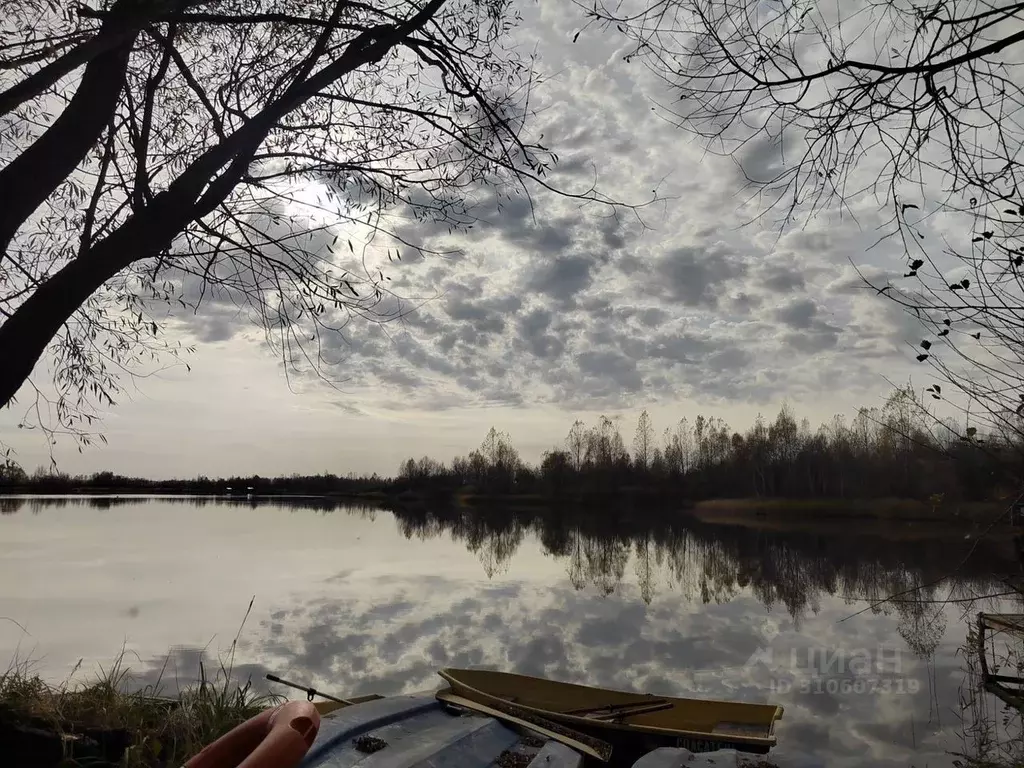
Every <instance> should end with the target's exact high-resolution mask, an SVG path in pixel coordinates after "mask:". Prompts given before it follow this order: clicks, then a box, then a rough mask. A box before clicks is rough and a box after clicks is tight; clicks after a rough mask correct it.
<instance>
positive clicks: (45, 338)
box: [0, 259, 121, 407]
mask: <svg viewBox="0 0 1024 768" xmlns="http://www.w3.org/2000/svg"><path fill="white" fill-rule="evenodd" d="M120 269H121V265H120V264H119V263H111V260H110V259H108V260H107V261H106V262H104V261H102V260H98V259H76V260H75V261H72V262H71V263H70V264H68V265H67V266H66V267H64V268H63V269H62V270H60V272H57V273H56V274H55V275H54V276H53V277H51V278H50V279H49V280H47V281H46V282H45V283H43V284H42V285H41V286H39V288H37V289H36V290H35V291H34V292H33V293H32V295H31V296H30V297H29V298H28V299H27V300H26V301H25V302H24V303H23V304H22V305H21V306H20V307H18V309H17V310H15V312H14V314H13V315H11V316H10V317H9V318H8V319H7V321H6V322H4V324H3V325H0V360H2V361H3V365H0V407H3V406H5V405H7V404H8V403H9V402H10V401H11V399H12V398H13V397H14V395H15V394H16V393H17V392H18V390H19V389H20V388H21V385H22V384H24V383H25V380H26V379H28V377H29V376H30V375H31V373H32V369H33V368H34V367H35V365H36V363H37V362H38V361H39V358H40V357H41V356H42V354H43V351H44V350H45V349H46V346H47V345H48V344H49V343H50V341H51V340H52V339H53V337H54V336H56V335H57V333H58V332H59V331H60V329H61V327H62V326H63V325H64V323H66V322H67V321H68V319H70V318H71V316H72V315H73V314H74V313H75V311H76V310H77V309H78V308H79V307H80V306H82V304H83V303H84V302H85V301H86V299H88V298H89V296H91V295H92V294H93V293H94V292H95V291H97V290H98V289H99V287H100V286H101V285H103V283H105V282H106V281H107V280H109V279H110V278H112V277H113V276H114V275H116V274H117V272H118V271H119V270H120Z"/></svg>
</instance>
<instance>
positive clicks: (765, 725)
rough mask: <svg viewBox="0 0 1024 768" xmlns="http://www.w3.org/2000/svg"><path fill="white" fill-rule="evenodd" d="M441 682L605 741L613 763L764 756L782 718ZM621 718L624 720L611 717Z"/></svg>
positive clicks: (768, 709)
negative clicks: (677, 756)
mask: <svg viewBox="0 0 1024 768" xmlns="http://www.w3.org/2000/svg"><path fill="white" fill-rule="evenodd" d="M440 675H441V677H443V678H444V679H445V680H446V681H447V682H448V684H449V685H450V686H451V688H452V690H453V691H455V692H456V693H457V694H458V695H460V696H464V697H466V698H469V699H473V700H475V701H480V702H482V703H485V704H489V705H492V706H501V705H502V704H503V703H504V704H506V705H509V704H510V705H512V706H514V707H516V708H517V709H522V710H527V711H529V712H532V713H534V714H536V715H537V716H540V717H544V718H547V719H548V720H551V721H554V722H557V723H561V724H562V725H564V726H566V727H567V728H571V729H573V730H576V731H579V732H580V733H584V734H587V735H588V736H592V737H594V738H598V739H602V740H604V741H607V742H609V743H610V744H611V745H612V747H613V749H614V750H615V752H616V755H617V757H620V758H622V757H626V756H638V755H642V754H645V753H647V752H649V751H651V750H654V749H658V748H660V747H676V748H683V749H687V750H689V751H691V752H711V751H716V750H720V749H735V750H738V751H742V752H748V753H753V754H766V753H767V752H768V751H769V750H771V748H772V747H773V746H775V742H776V739H775V733H774V728H775V721H776V720H778V719H779V718H780V717H782V707H779V706H776V705H772V704H747V703H743V702H727V701H713V700H703V699H681V698H674V697H658V696H652V695H650V694H637V693H628V692H625V691H614V690H609V689H603V688H594V687H590V686H582V685H574V684H571V683H561V682H557V681H552V680H545V679H541V678H534V677H528V676H526V675H515V674H510V673H505V672H491V671H485V670H463V669H446V670H443V671H441V673H440ZM588 708H589V710H590V712H589V713H581V710H586V709H588ZM620 712H621V713H626V714H623V715H621V716H616V715H615V713H620ZM630 713H635V714H630ZM597 718H603V719H597ZM613 718H614V719H613Z"/></svg>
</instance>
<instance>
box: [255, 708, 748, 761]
mask: <svg viewBox="0 0 1024 768" xmlns="http://www.w3.org/2000/svg"><path fill="white" fill-rule="evenodd" d="M438 694H441V698H438ZM446 697H447V694H446V693H445V692H444V691H425V692H422V693H417V694H407V695H400V696H388V697H382V698H378V699H374V700H367V701H362V702H359V703H355V704H352V705H350V706H345V705H341V706H340V707H337V708H335V707H331V708H330V711H329V712H328V713H327V714H325V715H324V716H323V717H322V719H321V720H320V729H319V733H318V734H317V737H316V740H315V741H314V742H313V746H312V747H311V748H310V750H309V751H308V752H307V753H306V756H305V759H304V760H303V761H302V762H301V763H300V768H363V767H364V766H365V768H371V766H373V767H374V768H381V767H382V766H386V768H425V767H427V766H446V767H447V768H585V767H586V766H589V765H592V764H595V763H594V761H593V760H591V759H590V758H591V757H592V755H590V754H589V753H585V752H582V751H580V750H579V749H575V748H573V746H571V744H573V741H574V740H573V738H572V736H571V734H570V733H569V732H570V731H571V729H568V728H563V729H562V730H563V731H564V732H565V733H561V734H557V738H552V737H551V736H552V735H553V734H547V733H545V732H544V730H543V729H542V728H538V726H536V725H533V724H531V725H529V726H528V727H524V726H523V725H521V724H520V723H517V718H514V717H511V716H508V715H505V714H504V713H499V714H498V716H490V715H486V714H483V713H481V712H480V711H478V710H476V709H475V708H474V705H473V703H472V702H471V703H469V704H468V705H466V706H465V707H463V706H455V705H452V704H451V703H450V702H448V701H445V700H444V699H445V698H446ZM331 703H332V704H335V702H331ZM320 704H321V703H320V702H318V703H317V708H318V709H320V708H321V707H320ZM606 764H607V766H608V768H620V766H621V767H622V768H679V766H686V768H742V767H743V766H747V765H749V764H748V763H747V762H745V761H744V760H743V758H742V756H741V755H740V753H738V752H736V751H733V750H719V751H715V752H709V753H706V754H694V753H693V752H691V751H689V750H687V749H680V748H662V749H656V750H654V751H652V752H648V753H646V754H643V755H641V756H640V757H639V758H638V759H637V760H632V759H631V758H630V757H628V756H626V755H624V754H621V755H620V754H615V753H614V752H613V753H612V755H611V757H610V759H609V760H608V761H607V763H606ZM247 768H248V767H247ZM259 768H262V766H260V767H259ZM267 768H281V766H276V765H275V766H268V767H267Z"/></svg>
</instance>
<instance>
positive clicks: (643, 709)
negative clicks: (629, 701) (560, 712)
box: [576, 701, 675, 721]
mask: <svg viewBox="0 0 1024 768" xmlns="http://www.w3.org/2000/svg"><path fill="white" fill-rule="evenodd" d="M674 706H675V705H674V704H673V703H672V702H671V701H666V702H663V703H661V704H637V705H635V706H633V707H629V708H626V707H623V708H622V709H616V710H614V711H612V712H602V711H600V710H597V711H591V712H590V713H589V714H584V715H580V714H577V715H576V716H577V717H585V718H587V719H588V720H602V721H604V720H618V719H620V718H624V717H632V716H633V715H644V714H647V713H648V712H660V711H661V710H663V709H672V707H674Z"/></svg>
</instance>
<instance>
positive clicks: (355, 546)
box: [0, 498, 1020, 766]
mask: <svg viewBox="0 0 1024 768" xmlns="http://www.w3.org/2000/svg"><path fill="white" fill-rule="evenodd" d="M315 506H316V503H315V502H312V501H311V502H309V503H308V504H304V503H302V502H289V503H285V502H277V503H261V504H259V505H249V504H243V503H229V502H218V501H203V502H195V501H181V500H171V499H129V500H124V499H113V500H99V501H97V502H93V503H91V504H90V503H86V502H85V501H83V500H67V499H38V498H36V499H12V498H7V499H4V498H0V512H3V513H4V514H3V515H2V516H0V617H4V619H0V656H2V657H3V658H5V659H7V658H13V657H19V658H23V659H31V660H32V661H33V662H34V664H35V668H36V669H37V671H38V672H39V673H40V674H42V675H43V676H44V677H46V678H48V679H51V680H54V681H57V680H61V679H64V678H66V677H67V675H68V674H69V673H70V672H71V671H72V669H73V668H74V666H75V664H76V663H77V662H78V661H79V660H80V659H81V660H83V669H84V670H86V671H88V672H93V671H95V670H96V669H97V668H98V667H99V666H101V665H102V666H104V667H105V666H108V665H109V664H110V662H111V661H112V659H113V658H114V657H115V656H116V655H117V653H118V651H119V650H120V649H121V647H122V646H123V647H124V648H125V649H126V650H127V651H128V652H129V659H130V666H131V668H132V672H133V675H134V677H135V679H136V680H137V681H138V682H139V683H140V684H141V683H145V682H151V681H153V680H155V679H156V678H157V676H158V675H159V674H160V670H161V669H165V670H166V671H165V672H164V673H163V679H164V680H165V681H166V682H167V683H169V687H173V685H174V681H175V680H178V681H181V682H182V683H187V682H190V681H191V680H193V679H195V677H196V674H197V667H198V662H199V659H200V658H201V657H202V655H203V653H204V651H203V649H205V654H206V657H207V660H208V663H209V659H210V658H211V657H212V658H213V659H216V658H217V657H218V655H223V653H224V652H225V651H226V650H227V649H228V648H229V647H230V645H231V642H232V639H233V638H234V637H235V635H236V633H238V630H239V626H240V624H241V623H242V620H243V617H244V616H245V613H246V609H247V607H248V605H249V602H250V600H251V599H252V598H253V597H255V602H254V604H253V608H252V612H251V613H250V615H249V616H248V619H247V620H246V622H245V625H244V627H243V628H242V630H241V633H240V635H239V640H238V651H237V654H236V659H237V661H236V669H237V670H238V671H240V672H241V674H242V675H249V674H251V675H252V676H253V678H262V676H263V675H264V674H265V673H266V672H267V671H272V672H275V673H277V674H279V675H281V676H283V677H286V678H290V679H295V680H298V681H303V682H305V681H308V682H310V683H312V684H314V685H316V686H317V687H320V688H322V689H323V690H325V691H328V692H333V693H335V694H339V695H344V694H351V695H356V694H360V693H368V692H377V693H382V694H392V693H398V692H403V691H406V692H409V691H415V690H422V689H425V688H432V687H435V686H436V684H437V683H438V678H437V677H436V675H435V673H436V670H437V669H438V668H440V667H442V666H485V667H491V668H495V669H502V670H507V671H515V672H520V673H524V674H531V675H544V676H548V677H552V678H556V679H560V680H566V681H574V682H584V683H590V684H597V685H604V686H610V687H616V688H624V689H636V690H647V691H652V692H655V693H663V694H681V695H698V696H705V697H715V698H727V699H737V700H745V701H769V700H770V701H773V702H775V703H779V704H782V705H783V706H784V707H785V716H784V718H783V720H782V721H781V722H780V723H779V725H778V731H777V733H778V737H779V746H778V747H777V748H776V749H775V750H773V752H772V759H773V760H775V761H776V762H778V763H779V764H780V765H783V766H789V765H792V766H803V765H808V766H810V765H826V764H827V765H829V766H836V765H842V766H846V765H850V766H852V765H875V766H877V765H886V764H890V765H919V766H924V765H930V766H944V765H952V763H953V760H954V758H953V757H952V756H951V755H950V754H949V753H950V752H958V751H963V750H964V749H969V748H970V745H969V744H965V742H964V730H965V727H966V728H969V727H970V725H971V723H970V722H967V723H966V724H965V723H964V722H962V719H963V717H965V716H967V717H969V716H968V715H964V714H963V713H962V711H961V710H962V706H961V701H962V699H963V698H964V697H965V696H967V695H968V693H967V692H966V690H965V689H966V688H968V687H969V685H968V684H969V680H968V678H967V673H968V665H967V663H966V662H965V658H964V656H963V654H962V653H960V652H959V649H960V647H961V646H962V645H963V643H964V639H965V631H966V621H965V619H967V620H969V619H970V618H971V617H972V616H973V614H974V612H976V611H977V610H979V609H985V610H992V609H1002V610H1018V611H1019V610H1020V608H1019V607H1014V606H1012V605H1008V604H1005V603H1004V604H995V603H993V602H991V601H988V602H986V603H984V604H980V603H979V604H974V605H971V606H969V607H964V605H963V604H961V603H949V602H948V600H949V599H951V598H952V599H962V598H965V597H969V596H971V595H979V594H990V593H992V592H996V591H1000V589H1001V587H1000V586H999V582H998V581H997V579H996V576H997V575H998V574H1000V573H1006V572H1011V571H1019V566H1018V565H1016V563H1015V562H1014V561H1013V556H1012V552H1011V551H1010V548H1009V546H1008V545H1007V544H1006V543H1005V542H987V541H986V542H981V543H980V544H976V543H975V542H973V541H971V540H964V537H963V533H962V532H960V533H958V534H955V535H954V534H951V533H947V534H945V535H939V534H936V532H935V531H934V530H933V529H929V528H926V527H917V528H915V527H913V526H906V527H903V528H900V529H897V530H891V529H889V530H886V531H885V532H884V533H882V532H877V533H872V532H871V531H870V528H869V527H865V525H864V524H863V523H850V524H846V525H843V526H841V527H839V528H838V529H837V530H833V531H831V532H824V533H818V534H811V533H799V532H787V531H778V530H775V531H773V530H757V529H752V528H745V527H739V526H725V525H717V526H716V525H710V524H706V523H700V522H697V521H692V520H691V521H679V522H677V523H675V524H673V525H671V526H666V525H663V524H659V525H653V524H642V523H640V522H637V520H638V517H639V516H638V515H633V514H629V515H627V514H625V513H623V515H622V517H623V519H622V520H620V521H619V522H618V523H617V524H615V525H609V524H608V523H607V522H605V523H604V524H601V525H598V524H597V523H596V522H594V521H593V520H592V519H588V518H587V516H586V515H585V514H584V515H583V516H582V517H580V518H578V519H575V520H572V521H569V520H566V519H565V515H554V514H553V513H548V514H547V515H546V516H544V517H543V518H536V517H531V519H526V518H523V517H519V518H516V517H515V516H513V515H511V513H506V512H497V511H493V512H487V513H472V512H448V513H440V512H434V513H428V512H426V511H422V512H415V513H414V512H403V513H392V512H388V511H384V510H374V509H369V508H367V509H355V508H337V509H333V510H324V509H320V510H317V509H315V508H311V507H315ZM968 555H969V556H968ZM965 557H967V560H966V562H964V564H963V565H962V566H961V567H960V568H959V570H958V577H957V579H956V581H951V580H941V577H943V576H944V575H946V574H947V573H948V572H949V570H950V568H951V567H952V566H954V565H956V564H957V563H960V562H961V561H963V559H964V558H965ZM931 582H936V583H934V584H932V585H931V586H929V587H928V588H926V589H925V590H923V591H921V592H918V593H916V596H915V597H914V599H911V600H907V601H905V602H900V603H897V604H888V605H884V606H880V607H879V606H875V607H872V605H873V601H876V600H878V599H880V598H882V597H884V596H886V595H889V594H892V593H894V592H899V591H903V590H907V589H909V588H911V587H915V586H919V585H922V584H930V583H931ZM853 614H856V615H853ZM851 616H852V617H851ZM847 617H850V618H847ZM15 622H17V623H15ZM985 706H986V707H988V710H989V711H996V708H995V707H994V705H992V704H991V702H988V703H985ZM968 741H969V739H968Z"/></svg>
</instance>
